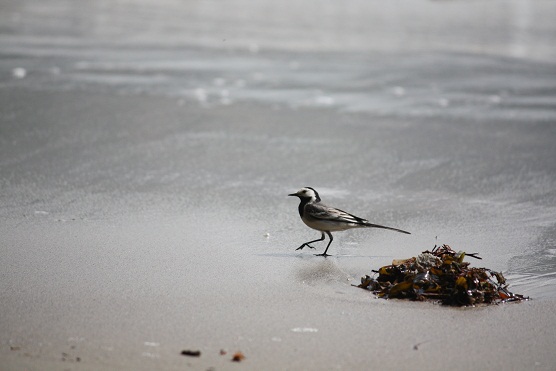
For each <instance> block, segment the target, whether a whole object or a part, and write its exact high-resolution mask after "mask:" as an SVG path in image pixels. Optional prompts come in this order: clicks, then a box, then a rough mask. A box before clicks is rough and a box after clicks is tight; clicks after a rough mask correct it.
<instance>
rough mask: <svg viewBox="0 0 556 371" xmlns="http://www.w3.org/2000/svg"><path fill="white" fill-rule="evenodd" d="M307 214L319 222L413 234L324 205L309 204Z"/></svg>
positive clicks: (306, 208)
mask: <svg viewBox="0 0 556 371" xmlns="http://www.w3.org/2000/svg"><path fill="white" fill-rule="evenodd" d="M305 212H306V213H307V214H308V215H310V216H311V217H313V218H315V219H318V220H323V221H331V222H337V223H346V224H352V225H353V224H355V225H360V226H362V227H370V228H381V229H388V230H391V231H396V232H400V233H405V234H411V233H409V232H407V231H404V230H401V229H398V228H392V227H386V226H384V225H379V224H372V223H369V221H368V220H366V219H363V218H360V217H358V216H355V215H353V214H350V213H348V212H345V211H343V210H340V209H336V208H333V207H329V206H326V205H323V204H307V205H306V206H305Z"/></svg>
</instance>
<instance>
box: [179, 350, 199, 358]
mask: <svg viewBox="0 0 556 371" xmlns="http://www.w3.org/2000/svg"><path fill="white" fill-rule="evenodd" d="M181 355H182V356H189V357H200V356H201V351H200V350H182V351H181Z"/></svg>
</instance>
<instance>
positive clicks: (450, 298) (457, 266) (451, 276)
mask: <svg viewBox="0 0 556 371" xmlns="http://www.w3.org/2000/svg"><path fill="white" fill-rule="evenodd" d="M466 256H471V257H473V258H475V259H481V258H480V257H479V256H478V254H477V253H471V254H469V253H468V254H466V253H465V252H462V251H460V252H456V251H454V250H452V248H450V246H448V245H442V246H435V247H434V248H433V249H432V251H428V250H427V251H423V252H422V253H421V254H420V255H418V256H417V257H413V258H410V259H405V260H394V261H393V262H392V264H391V265H387V266H384V267H381V268H380V269H379V270H378V271H373V272H374V273H375V274H378V277H376V278H374V277H370V276H365V277H362V278H361V284H360V285H358V286H357V287H361V288H363V289H367V290H370V291H372V292H373V293H374V294H375V295H377V296H378V297H380V298H385V299H388V298H398V299H410V300H419V301H425V300H429V301H438V302H441V303H442V304H444V305H452V306H472V305H478V304H497V303H502V302H513V301H522V300H528V299H529V298H528V297H524V296H523V295H518V294H513V293H511V292H510V291H509V290H508V285H507V284H506V280H505V279H504V276H503V275H502V273H499V272H495V271H493V270H491V269H487V268H472V267H470V263H468V262H464V261H463V260H464V258H465V257H466Z"/></svg>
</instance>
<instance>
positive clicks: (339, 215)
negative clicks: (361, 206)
mask: <svg viewBox="0 0 556 371" xmlns="http://www.w3.org/2000/svg"><path fill="white" fill-rule="evenodd" d="M305 212H306V213H307V214H309V215H310V216H311V217H313V218H315V219H319V220H326V221H333V222H338V223H349V224H360V225H365V224H367V223H369V222H368V221H367V220H365V219H362V218H360V217H358V216H355V215H352V214H350V213H347V212H345V211H343V210H340V209H336V208H333V207H328V206H326V205H323V204H307V205H306V206H305Z"/></svg>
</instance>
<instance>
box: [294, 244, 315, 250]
mask: <svg viewBox="0 0 556 371" xmlns="http://www.w3.org/2000/svg"><path fill="white" fill-rule="evenodd" d="M305 246H307V247H308V248H310V249H314V247H313V246H311V245H308V244H305V243H304V244H303V245H301V246H299V247H298V248H297V249H295V251H297V250H303V248H304V247H305Z"/></svg>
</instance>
